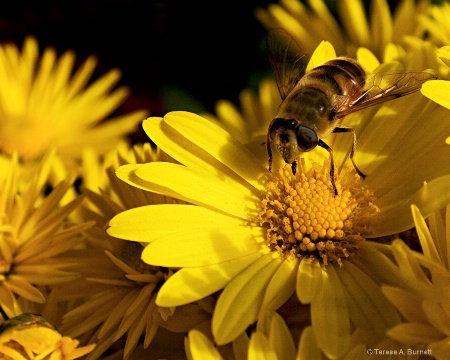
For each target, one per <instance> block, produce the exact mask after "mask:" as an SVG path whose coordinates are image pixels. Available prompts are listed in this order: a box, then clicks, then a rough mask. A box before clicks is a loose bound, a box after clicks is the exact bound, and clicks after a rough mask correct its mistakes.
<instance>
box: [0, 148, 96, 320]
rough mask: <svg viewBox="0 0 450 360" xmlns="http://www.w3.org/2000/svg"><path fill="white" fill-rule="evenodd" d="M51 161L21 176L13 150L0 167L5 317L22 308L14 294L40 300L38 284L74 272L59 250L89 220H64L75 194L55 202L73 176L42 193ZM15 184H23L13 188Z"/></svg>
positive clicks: (0, 294)
mask: <svg viewBox="0 0 450 360" xmlns="http://www.w3.org/2000/svg"><path fill="white" fill-rule="evenodd" d="M51 161H52V157H51V154H50V156H47V157H46V158H45V159H44V160H43V161H42V162H41V164H40V165H39V166H36V167H35V168H34V171H33V175H31V176H28V175H27V177H26V179H24V178H22V177H21V174H20V173H19V167H18V161H17V156H16V155H13V157H12V159H11V160H10V163H9V166H8V167H2V169H1V170H0V189H1V190H0V260H1V272H0V279H1V282H0V306H1V308H2V310H3V311H4V312H5V313H6V315H7V316H8V317H12V316H15V315H17V314H20V313H21V312H22V311H21V309H20V306H19V300H20V299H26V300H29V301H32V302H37V303H43V302H44V301H45V296H44V294H43V292H41V291H40V290H39V288H38V287H39V286H47V285H55V284H59V283H63V282H66V281H69V280H72V279H74V278H76V277H77V274H76V273H74V272H70V271H68V267H69V266H70V264H68V263H67V262H66V261H65V259H64V258H63V257H62V255H64V254H65V253H66V252H67V251H69V250H70V249H72V248H73V247H75V246H76V245H78V244H80V243H81V240H82V235H81V233H82V231H83V230H86V229H87V228H88V227H90V226H91V225H92V224H89V223H79V224H73V223H70V222H69V221H67V217H68V216H69V215H70V214H71V213H72V212H73V211H74V210H75V209H76V208H77V207H78V206H79V204H80V202H81V200H82V199H81V198H78V199H76V200H74V201H71V202H69V203H68V204H66V205H64V206H61V205H60V201H61V199H62V197H63V196H64V195H65V193H66V192H67V191H68V189H69V188H70V187H71V186H72V180H73V179H67V180H66V181H65V182H62V183H60V184H58V185H57V186H56V187H54V188H53V190H52V191H51V192H50V194H49V195H47V196H45V197H44V196H43V191H44V190H45V185H46V182H47V176H48V173H49V169H50V167H51V165H52V162H51ZM18 184H25V185H24V186H23V188H20V189H19V188H18Z"/></svg>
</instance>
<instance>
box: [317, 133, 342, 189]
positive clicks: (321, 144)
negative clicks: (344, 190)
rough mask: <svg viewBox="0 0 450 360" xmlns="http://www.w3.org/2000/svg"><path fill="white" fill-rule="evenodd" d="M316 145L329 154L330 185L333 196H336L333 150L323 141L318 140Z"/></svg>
mask: <svg viewBox="0 0 450 360" xmlns="http://www.w3.org/2000/svg"><path fill="white" fill-rule="evenodd" d="M318 145H319V146H320V147H323V148H324V149H325V150H326V151H328V152H329V153H330V180H331V185H332V186H333V190H334V195H337V194H338V191H337V189H336V183H335V181H334V160H333V150H332V149H331V148H330V147H329V146H328V145H327V143H325V142H324V141H322V140H320V139H319V143H318Z"/></svg>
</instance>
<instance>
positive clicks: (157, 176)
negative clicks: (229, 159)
mask: <svg viewBox="0 0 450 360" xmlns="http://www.w3.org/2000/svg"><path fill="white" fill-rule="evenodd" d="M135 175H136V176H137V177H139V178H141V179H142V180H145V181H147V184H148V189H149V190H151V191H155V192H157V193H162V194H165V195H168V196H171V197H175V198H177V199H180V200H183V201H187V202H191V203H194V204H196V205H203V206H205V207H212V208H216V209H217V210H218V211H221V212H226V213H228V214H230V215H234V216H238V217H240V218H244V219H245V218H247V217H248V213H249V202H247V201H246V200H248V199H251V198H253V199H254V202H253V203H256V202H257V201H258V199H257V197H256V196H255V194H254V193H252V192H251V191H250V190H249V189H248V188H246V187H244V186H242V185H241V184H239V183H234V184H231V183H230V182H229V183H228V184H227V183H226V182H223V181H221V179H220V178H219V177H217V176H213V175H211V174H208V173H205V172H199V171H197V170H194V169H190V168H187V167H186V166H182V165H178V164H172V163H164V162H152V163H148V164H143V165H142V166H140V167H139V168H137V169H136V171H135ZM152 185H154V186H152ZM250 204H251V202H250ZM251 205H253V204H251Z"/></svg>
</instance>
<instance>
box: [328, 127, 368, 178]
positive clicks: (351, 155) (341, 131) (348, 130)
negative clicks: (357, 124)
mask: <svg viewBox="0 0 450 360" xmlns="http://www.w3.org/2000/svg"><path fill="white" fill-rule="evenodd" d="M333 132H335V133H344V132H351V133H352V134H353V144H352V149H351V150H350V160H351V161H352V164H353V167H354V168H355V170H356V172H357V173H358V175H359V176H361V177H362V178H363V179H364V178H365V177H366V176H367V175H366V174H364V173H363V172H362V171H361V170H359V169H358V167H357V166H356V164H355V160H353V156H354V155H355V150H356V133H355V129H353V128H347V127H337V128H335V129H334V130H333Z"/></svg>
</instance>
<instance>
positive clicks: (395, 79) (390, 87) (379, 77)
mask: <svg viewBox="0 0 450 360" xmlns="http://www.w3.org/2000/svg"><path fill="white" fill-rule="evenodd" d="M433 79H436V76H434V75H433V74H430V73H427V72H424V71H422V72H420V71H418V72H412V71H408V72H398V73H383V72H381V73H377V74H375V75H374V76H372V77H369V78H368V79H367V80H366V83H365V86H364V89H365V90H364V91H363V93H362V94H361V95H359V96H357V97H356V98H354V97H352V96H350V98H351V100H349V101H345V102H344V103H345V105H343V106H341V107H340V108H339V109H337V111H336V116H337V117H342V116H346V115H348V114H351V113H353V112H355V111H358V110H361V109H365V108H367V107H369V106H372V105H377V104H381V103H383V102H385V101H389V100H394V99H397V98H399V97H402V96H405V95H408V94H411V93H413V92H415V91H417V90H419V89H420V87H421V86H422V84H423V83H424V82H426V81H428V80H433Z"/></svg>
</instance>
